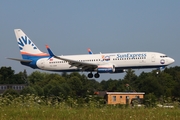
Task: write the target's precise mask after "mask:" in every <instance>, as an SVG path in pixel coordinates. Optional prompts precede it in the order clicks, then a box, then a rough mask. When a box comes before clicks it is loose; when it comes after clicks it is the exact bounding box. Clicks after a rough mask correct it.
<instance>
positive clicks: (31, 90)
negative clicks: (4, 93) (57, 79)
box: [20, 86, 37, 95]
mask: <svg viewBox="0 0 180 120" xmlns="http://www.w3.org/2000/svg"><path fill="white" fill-rule="evenodd" d="M20 94H21V95H27V94H31V95H32V94H34V95H37V92H36V90H35V89H34V88H33V87H30V86H27V87H25V88H24V89H23V90H22V91H21V92H20Z"/></svg>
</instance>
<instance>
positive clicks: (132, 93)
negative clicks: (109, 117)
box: [106, 92, 145, 95]
mask: <svg viewBox="0 0 180 120" xmlns="http://www.w3.org/2000/svg"><path fill="white" fill-rule="evenodd" d="M106 94H108V95H109V94H113V95H114V94H116V95H117V94H121V95H122V94H130V95H134V94H139V95H143V94H145V92H106Z"/></svg>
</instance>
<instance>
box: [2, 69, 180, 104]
mask: <svg viewBox="0 0 180 120" xmlns="http://www.w3.org/2000/svg"><path fill="white" fill-rule="evenodd" d="M0 84H26V85H27V87H25V88H24V89H23V90H22V91H21V92H20V93H16V92H15V91H13V90H7V91H6V92H5V93H9V92H11V93H13V94H17V95H18V94H22V95H25V94H35V95H38V96H45V97H51V96H62V97H63V98H64V99H66V98H68V97H72V98H75V99H76V98H85V97H86V96H87V95H94V92H96V91H109V92H145V97H146V98H147V97H151V98H153V99H154V100H156V101H157V100H159V101H161V100H167V99H168V100H169V99H170V100H171V101H175V100H176V101H177V100H179V98H180V92H179V88H180V67H179V66H175V67H170V68H165V69H164V70H163V71H161V72H160V73H159V74H156V70H152V71H151V72H142V73H141V74H140V75H136V74H135V71H134V70H131V69H129V70H128V71H127V72H126V74H125V76H124V78H123V79H108V80H102V81H100V82H98V81H96V80H95V79H88V78H87V77H86V75H84V74H82V75H81V74H79V73H76V72H74V73H70V74H67V73H62V74H58V73H46V72H39V71H34V72H32V73H31V74H30V75H27V72H26V70H24V71H22V72H19V73H17V74H15V71H14V70H12V68H11V67H1V68H0Z"/></svg>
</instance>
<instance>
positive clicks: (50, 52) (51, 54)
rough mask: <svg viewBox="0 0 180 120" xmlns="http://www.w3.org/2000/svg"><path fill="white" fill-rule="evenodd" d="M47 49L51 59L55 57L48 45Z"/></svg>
mask: <svg viewBox="0 0 180 120" xmlns="http://www.w3.org/2000/svg"><path fill="white" fill-rule="evenodd" d="M46 49H47V51H48V53H49V55H50V58H51V57H54V56H55V55H54V53H53V52H52V51H51V49H50V48H49V46H48V45H46Z"/></svg>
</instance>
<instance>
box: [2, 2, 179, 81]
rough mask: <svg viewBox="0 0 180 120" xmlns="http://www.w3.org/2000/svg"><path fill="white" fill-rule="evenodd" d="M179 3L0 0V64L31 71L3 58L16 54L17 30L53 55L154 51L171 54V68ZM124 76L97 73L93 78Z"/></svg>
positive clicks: (176, 45)
mask: <svg viewBox="0 0 180 120" xmlns="http://www.w3.org/2000/svg"><path fill="white" fill-rule="evenodd" d="M179 6H180V1H179V0H173V1H170V0H169V1H167V0H158V1H157V0H149V1H145V0H136V1H135V0H113V1H110V0H89V1H87V0H53V1H52V0H51V1H50V0H49V1H44V0H31V1H23V0H13V1H12V0H2V1H0V16H1V18H0V40H1V44H0V54H1V57H0V66H11V67H12V69H14V70H15V71H16V73H18V72H19V71H23V70H24V69H26V70H27V72H28V73H29V74H30V73H31V72H33V71H35V70H33V69H31V68H28V67H25V66H22V65H21V64H20V63H18V62H15V61H11V60H7V59H6V57H15V58H21V56H20V54H19V48H18V45H17V42H16V38H15V35H14V29H16V28H20V29H22V30H23V31H24V32H25V33H26V34H27V35H28V37H29V38H30V39H31V40H32V41H33V42H34V43H35V44H36V46H38V48H39V49H40V50H41V51H44V52H46V49H45V45H46V44H48V45H49V46H50V47H51V49H52V50H53V51H54V53H56V54H58V55H65V54H68V55H71V54H86V53H87V48H91V49H92V50H93V53H99V52H103V53H106V52H127V51H155V52H161V53H165V54H167V55H168V56H170V57H172V58H174V59H175V60H176V61H175V63H174V64H172V65H171V66H176V65H179V64H180V55H179V46H180V14H179V12H180V7H179ZM136 72H137V73H138V72H139V70H136ZM85 74H87V73H85ZM123 77H124V74H115V75H113V74H106V75H105V74H102V75H101V78H99V79H98V80H102V79H105V80H107V79H109V78H113V79H115V78H116V79H119V78H123Z"/></svg>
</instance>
